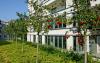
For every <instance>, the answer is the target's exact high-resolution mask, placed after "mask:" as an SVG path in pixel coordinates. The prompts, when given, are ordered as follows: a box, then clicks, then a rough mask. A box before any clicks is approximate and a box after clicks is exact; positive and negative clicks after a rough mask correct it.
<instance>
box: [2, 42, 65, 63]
mask: <svg viewBox="0 0 100 63" xmlns="http://www.w3.org/2000/svg"><path fill="white" fill-rule="evenodd" d="M23 46H24V47H23V48H24V50H23V52H22V43H21V42H17V43H16V42H14V41H13V42H7V41H0V63H36V54H37V53H36V46H34V45H30V44H28V43H24V44H23ZM39 62H40V63H63V59H62V58H61V57H60V56H59V55H57V54H56V53H49V52H47V51H45V50H42V49H41V48H39Z"/></svg>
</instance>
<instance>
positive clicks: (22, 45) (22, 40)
mask: <svg viewBox="0 0 100 63" xmlns="http://www.w3.org/2000/svg"><path fill="white" fill-rule="evenodd" d="M23 51H24V34H23V36H22V53H23Z"/></svg>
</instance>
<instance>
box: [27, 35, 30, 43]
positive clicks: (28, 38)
mask: <svg viewBox="0 0 100 63" xmlns="http://www.w3.org/2000/svg"><path fill="white" fill-rule="evenodd" d="M27 41H28V42H30V34H27Z"/></svg>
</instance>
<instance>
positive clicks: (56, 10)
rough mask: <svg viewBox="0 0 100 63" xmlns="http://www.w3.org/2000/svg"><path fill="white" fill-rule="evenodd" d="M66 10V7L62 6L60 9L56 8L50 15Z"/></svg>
mask: <svg viewBox="0 0 100 63" xmlns="http://www.w3.org/2000/svg"><path fill="white" fill-rule="evenodd" d="M65 9H66V6H61V7H58V8H54V9H52V10H51V11H50V13H52V14H54V13H57V12H59V11H62V10H65Z"/></svg>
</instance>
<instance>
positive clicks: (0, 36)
mask: <svg viewBox="0 0 100 63" xmlns="http://www.w3.org/2000/svg"><path fill="white" fill-rule="evenodd" d="M4 26H5V22H4V21H1V20H0V40H2V39H4V38H5V34H4V32H3V28H4Z"/></svg>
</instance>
